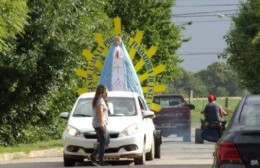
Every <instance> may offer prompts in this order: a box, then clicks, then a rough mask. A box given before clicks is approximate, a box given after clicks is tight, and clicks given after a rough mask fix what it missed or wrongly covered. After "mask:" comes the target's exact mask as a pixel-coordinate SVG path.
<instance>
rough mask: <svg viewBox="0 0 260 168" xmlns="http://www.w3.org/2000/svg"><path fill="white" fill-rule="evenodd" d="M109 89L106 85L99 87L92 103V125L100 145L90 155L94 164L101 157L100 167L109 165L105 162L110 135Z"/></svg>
mask: <svg viewBox="0 0 260 168" xmlns="http://www.w3.org/2000/svg"><path fill="white" fill-rule="evenodd" d="M107 93H108V90H107V87H106V86H104V85H98V87H97V89H96V93H95V97H94V99H93V101H92V108H93V120H92V125H93V127H94V129H95V131H96V134H97V140H98V142H99V145H98V146H97V148H96V150H95V151H94V152H93V153H92V154H91V155H90V159H91V161H92V162H96V155H97V154H98V157H99V165H101V166H105V165H108V164H107V163H105V162H104V153H105V148H106V146H107V145H108V144H109V134H108V132H107V125H108V112H109V108H108V103H107Z"/></svg>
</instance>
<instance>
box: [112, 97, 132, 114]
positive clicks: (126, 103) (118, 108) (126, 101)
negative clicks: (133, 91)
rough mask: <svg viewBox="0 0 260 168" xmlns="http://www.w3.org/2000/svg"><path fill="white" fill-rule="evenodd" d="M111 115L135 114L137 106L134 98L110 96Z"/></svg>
mask: <svg viewBox="0 0 260 168" xmlns="http://www.w3.org/2000/svg"><path fill="white" fill-rule="evenodd" d="M108 104H109V109H110V116H134V115H136V114H137V113H136V106H135V100H134V98H122V97H120V98H118V97H109V98H108Z"/></svg>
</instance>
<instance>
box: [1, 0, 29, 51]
mask: <svg viewBox="0 0 260 168" xmlns="http://www.w3.org/2000/svg"><path fill="white" fill-rule="evenodd" d="M28 11H29V10H28V7H27V5H26V0H12V1H10V0H1V1H0V53H1V52H5V51H8V50H10V49H11V48H12V47H13V44H12V40H14V39H16V37H17V35H21V33H22V32H23V29H24V25H25V24H27V19H28V15H27V13H28Z"/></svg>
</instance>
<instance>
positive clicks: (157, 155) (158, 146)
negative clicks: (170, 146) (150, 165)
mask: <svg viewBox="0 0 260 168" xmlns="http://www.w3.org/2000/svg"><path fill="white" fill-rule="evenodd" d="M154 157H155V158H157V159H160V158H161V144H159V143H156V144H155V154H154Z"/></svg>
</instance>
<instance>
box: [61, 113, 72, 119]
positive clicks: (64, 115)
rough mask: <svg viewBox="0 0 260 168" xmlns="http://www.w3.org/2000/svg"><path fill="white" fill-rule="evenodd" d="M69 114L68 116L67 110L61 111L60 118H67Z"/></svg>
mask: <svg viewBox="0 0 260 168" xmlns="http://www.w3.org/2000/svg"><path fill="white" fill-rule="evenodd" d="M69 116H70V113H69V112H62V113H60V118H61V119H63V120H68V119H69Z"/></svg>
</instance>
